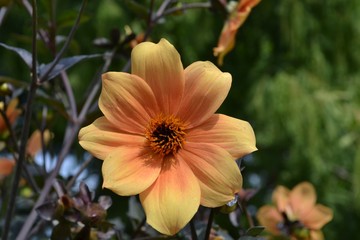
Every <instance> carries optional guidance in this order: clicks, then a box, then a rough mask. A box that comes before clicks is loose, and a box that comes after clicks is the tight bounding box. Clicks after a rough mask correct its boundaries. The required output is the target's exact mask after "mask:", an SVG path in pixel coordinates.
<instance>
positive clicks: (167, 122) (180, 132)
mask: <svg viewBox="0 0 360 240" xmlns="http://www.w3.org/2000/svg"><path fill="white" fill-rule="evenodd" d="M145 137H146V139H147V140H148V141H149V143H150V146H151V148H152V149H153V151H154V152H155V153H159V154H160V155H162V156H166V155H168V154H175V153H176V152H177V151H178V150H179V149H180V148H182V147H183V144H184V143H185V126H184V124H183V123H182V122H181V121H180V119H178V118H176V117H174V116H172V115H170V116H164V115H162V114H160V115H158V116H157V117H155V118H153V119H151V121H150V123H149V125H148V127H147V129H146V132H145Z"/></svg>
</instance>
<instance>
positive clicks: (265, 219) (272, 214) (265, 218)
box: [256, 205, 284, 235]
mask: <svg viewBox="0 0 360 240" xmlns="http://www.w3.org/2000/svg"><path fill="white" fill-rule="evenodd" d="M256 218H257V219H258V220H259V223H260V225H262V226H264V227H265V230H266V231H268V232H270V233H272V234H275V235H279V234H280V231H279V229H278V228H277V225H278V224H279V223H281V222H283V221H284V219H283V217H282V216H281V213H280V212H279V211H278V210H277V209H276V207H273V206H269V205H265V206H263V207H261V208H260V209H259V210H258V211H257V213H256Z"/></svg>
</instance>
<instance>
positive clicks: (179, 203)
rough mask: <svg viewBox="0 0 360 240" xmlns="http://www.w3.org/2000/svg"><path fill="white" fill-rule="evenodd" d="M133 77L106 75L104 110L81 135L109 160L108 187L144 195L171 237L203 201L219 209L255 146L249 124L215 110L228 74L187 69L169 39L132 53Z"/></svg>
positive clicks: (150, 218) (156, 222) (201, 65)
mask: <svg viewBox="0 0 360 240" xmlns="http://www.w3.org/2000/svg"><path fill="white" fill-rule="evenodd" d="M131 57H132V58H131V60H132V65H131V66H132V69H131V74H128V73H123V72H108V73H105V74H103V76H102V91H101V95H100V99H99V108H100V110H101V111H102V113H103V114H104V116H103V117H100V118H98V119H96V120H95V121H94V122H93V123H92V124H90V125H89V126H87V127H84V128H82V129H81V130H80V132H79V143H80V145H81V146H82V147H83V148H84V149H86V150H88V151H89V152H90V153H92V154H93V155H94V156H95V157H97V158H99V159H102V160H104V162H103V165H102V174H103V178H104V182H103V187H104V188H108V189H110V190H112V191H113V192H115V193H116V194H118V195H121V196H130V195H136V194H139V195H140V201H141V204H142V206H143V208H144V210H145V214H146V217H147V222H148V223H149V224H150V225H151V226H152V227H154V228H155V229H156V230H158V231H159V232H161V233H164V234H167V235H173V234H175V233H177V232H178V231H179V230H181V228H183V227H184V226H185V225H186V224H187V223H188V222H189V221H190V220H191V218H192V217H193V216H194V214H195V213H196V211H197V210H198V207H199V205H200V204H201V205H203V206H206V207H219V206H222V205H224V204H226V203H227V202H229V201H230V200H232V199H233V198H234V194H235V193H236V192H238V191H239V190H240V189H241V186H242V176H241V173H240V170H239V167H238V166H237V164H236V161H235V159H236V158H239V157H242V156H244V155H246V154H249V153H251V152H253V151H255V150H256V147H255V136H254V132H253V130H252V128H251V126H250V125H249V123H247V122H245V121H242V120H238V119H235V118H231V117H228V116H225V115H222V114H214V113H215V111H216V110H217V109H218V108H219V107H220V105H221V104H222V102H223V101H224V99H225V97H226V95H227V94H228V92H229V89H230V85H231V75H230V74H229V73H223V72H221V71H220V70H219V69H218V68H217V67H216V66H215V65H213V64H212V63H210V62H195V63H193V64H191V65H190V66H188V67H187V68H185V69H184V68H183V65H182V63H181V60H180V55H179V54H178V52H177V51H176V49H175V48H174V47H173V46H172V45H171V44H170V43H169V42H168V41H166V40H165V39H162V40H161V41H160V42H159V43H158V44H154V43H150V42H144V43H140V44H138V45H137V46H136V47H135V48H134V49H133V51H132V56H131Z"/></svg>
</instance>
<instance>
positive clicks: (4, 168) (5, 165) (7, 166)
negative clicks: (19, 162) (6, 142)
mask: <svg viewBox="0 0 360 240" xmlns="http://www.w3.org/2000/svg"><path fill="white" fill-rule="evenodd" d="M14 166H15V161H14V160H12V159H7V158H0V179H1V178H2V177H6V176H8V175H10V174H11V173H12V171H13V168H14Z"/></svg>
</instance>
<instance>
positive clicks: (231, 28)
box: [214, 0, 260, 65]
mask: <svg viewBox="0 0 360 240" xmlns="http://www.w3.org/2000/svg"><path fill="white" fill-rule="evenodd" d="M259 2H260V0H240V1H239V2H238V4H237V6H236V7H235V8H234V9H233V10H232V11H231V13H230V14H229V18H228V19H227V21H226V22H225V25H224V27H223V29H222V31H221V35H220V38H219V41H218V45H217V47H215V48H214V56H218V57H219V59H218V64H219V65H222V64H223V58H224V56H225V55H226V54H227V53H228V52H230V51H231V50H232V49H233V48H234V46H235V37H236V33H237V31H238V29H239V28H240V27H241V26H242V25H243V24H244V22H245V20H246V19H247V17H248V16H249V14H250V12H251V9H252V8H253V7H254V6H256V5H257V4H258V3H259Z"/></svg>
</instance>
